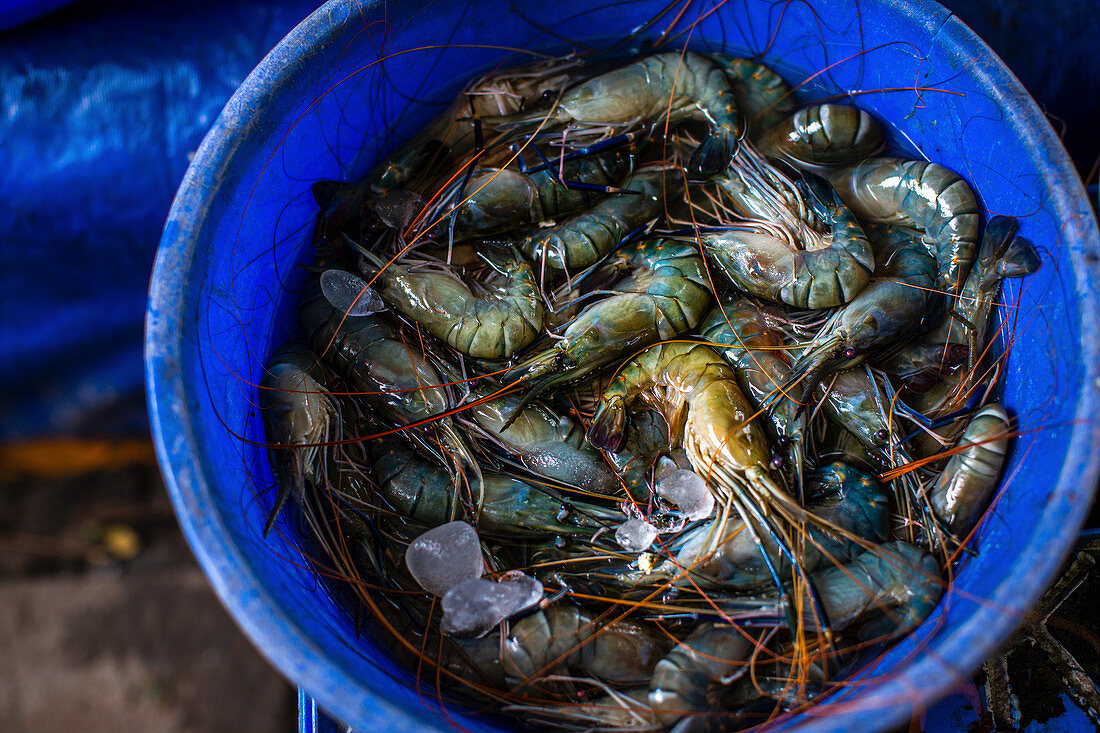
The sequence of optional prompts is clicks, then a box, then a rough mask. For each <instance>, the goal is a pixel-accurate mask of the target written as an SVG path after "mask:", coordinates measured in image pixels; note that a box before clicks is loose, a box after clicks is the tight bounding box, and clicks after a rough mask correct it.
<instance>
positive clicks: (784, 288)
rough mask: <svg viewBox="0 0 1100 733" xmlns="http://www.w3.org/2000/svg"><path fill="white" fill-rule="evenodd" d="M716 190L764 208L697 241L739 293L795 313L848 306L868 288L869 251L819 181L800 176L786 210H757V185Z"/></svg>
mask: <svg viewBox="0 0 1100 733" xmlns="http://www.w3.org/2000/svg"><path fill="white" fill-rule="evenodd" d="M748 147H749V146H745V148H746V151H747V150H748ZM740 170H744V168H742V169H740ZM774 175H775V176H778V174H777V173H776V174H774ZM719 185H720V186H722V187H723V189H724V190H726V192H727V193H730V194H731V195H736V196H738V197H739V198H741V199H742V200H744V201H746V202H756V203H759V204H760V205H761V207H762V208H766V209H768V210H767V211H760V212H757V215H756V216H754V218H751V219H749V220H748V221H747V222H745V223H742V224H734V225H732V226H729V227H724V229H726V231H721V232H711V233H706V234H702V235H700V242H701V243H702V246H703V250H704V252H705V253H706V254H707V255H708V256H709V257H711V258H712V260H713V261H714V262H715V264H716V265H717V267H718V269H719V270H721V271H722V273H723V274H725V275H726V277H728V278H729V279H730V281H732V282H733V284H734V285H736V286H737V287H738V288H740V289H741V290H743V291H745V292H747V293H750V294H752V295H756V296H758V297H761V298H765V299H767V300H771V301H775V302H779V303H786V304H787V305H793V306H796V307H798V308H832V307H834V306H838V305H841V304H843V303H847V302H849V301H850V300H852V299H853V298H854V297H855V296H856V295H858V294H859V293H860V292H861V291H862V290H863V288H864V287H866V285H867V283H868V282H870V280H871V273H872V272H873V271H874V268H875V260H874V255H873V253H872V250H871V245H870V243H869V242H868V241H867V237H866V235H865V234H864V233H863V228H862V227H861V226H860V225H859V222H858V221H857V220H856V218H855V216H854V215H853V214H852V212H851V211H849V210H848V208H847V207H846V206H845V205H844V203H843V202H841V200H840V198H839V197H838V196H837V193H836V192H835V191H834V190H833V189H832V187H831V186H830V185H829V184H828V183H827V182H826V181H825V180H824V179H821V178H819V177H817V176H814V175H812V174H805V175H804V176H803V178H802V179H801V180H800V181H799V182H798V184H797V185H796V186H794V187H793V188H791V190H792V191H793V192H794V194H792V195H793V196H794V199H791V201H792V203H791V205H792V206H795V204H796V203H797V204H798V205H797V206H795V208H794V209H793V210H788V209H787V208H786V207H785V206H782V205H779V204H775V205H768V206H766V207H765V206H764V202H765V201H766V200H767V198H768V197H766V196H764V195H763V193H764V188H763V186H762V184H760V183H759V182H752V181H749V182H746V181H745V180H744V179H743V177H738V178H733V177H727V178H725V179H723V180H720V181H719ZM777 185H778V184H777ZM731 192H732V193H731ZM783 201H787V199H783ZM803 207H805V211H802V208H803ZM807 212H808V213H807ZM812 221H818V222H820V223H821V225H822V226H823V227H824V228H825V229H826V230H827V231H828V233H827V234H826V235H824V236H822V235H820V234H817V233H816V232H814V230H813V229H812V228H811V227H810V226H809V225H808V223H807V222H812Z"/></svg>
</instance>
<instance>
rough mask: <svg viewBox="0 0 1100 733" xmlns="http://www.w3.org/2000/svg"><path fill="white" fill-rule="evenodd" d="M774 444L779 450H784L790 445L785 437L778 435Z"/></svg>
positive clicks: (788, 439)
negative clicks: (776, 444) (777, 445)
mask: <svg viewBox="0 0 1100 733" xmlns="http://www.w3.org/2000/svg"><path fill="white" fill-rule="evenodd" d="M775 442H776V443H778V444H779V447H780V448H786V447H787V446H788V445H790V444H791V439H790V438H788V437H787V436H786V435H780V436H779V439H778V440H776V441H775Z"/></svg>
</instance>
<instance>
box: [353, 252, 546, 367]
mask: <svg viewBox="0 0 1100 733" xmlns="http://www.w3.org/2000/svg"><path fill="white" fill-rule="evenodd" d="M363 254H364V258H365V259H366V261H367V263H369V264H368V265H367V267H365V268H362V269H366V270H369V272H368V274H375V273H380V274H379V275H378V277H376V278H374V279H373V283H374V288H375V290H376V291H377V292H378V294H379V295H380V296H381V297H382V299H383V300H384V301H386V303H388V304H389V305H391V306H392V307H394V308H395V309H396V310H398V311H400V312H401V313H402V314H403V315H404V316H405V317H406V318H408V319H409V320H411V321H414V322H416V323H418V324H420V325H421V326H424V328H426V329H427V330H428V332H429V333H431V334H432V335H433V336H435V337H436V338H439V339H440V340H442V341H444V342H445V343H446V344H447V345H448V346H450V347H452V348H454V349H455V350H457V351H460V352H461V353H463V354H466V355H468V356H473V357H476V358H481V359H507V358H508V357H510V356H512V354H514V353H516V352H517V351H519V350H520V349H522V348H524V347H525V346H527V345H528V344H529V343H531V342H532V341H533V340H534V339H535V338H536V337H537V336H538V335H539V333H540V332H541V331H542V327H543V318H544V315H545V310H544V308H543V302H542V297H541V293H540V292H539V287H538V282H537V281H536V279H535V273H534V271H533V270H532V269H531V265H530V264H528V263H527V262H524V261H523V260H521V259H519V258H517V257H515V256H507V255H501V254H498V253H495V252H491V251H481V252H479V253H478V254H479V255H480V257H481V258H482V259H483V260H484V261H485V262H487V263H488V264H489V266H490V267H491V268H492V271H493V272H494V273H495V276H491V277H490V278H489V279H487V280H482V281H480V282H479V283H478V284H477V285H478V286H479V289H480V290H481V291H482V292H483V293H484V295H482V296H480V297H479V296H477V295H475V294H474V291H473V289H472V288H471V287H470V286H469V285H467V284H466V283H465V282H463V281H462V280H459V279H458V278H457V277H455V276H453V274H452V272H451V270H450V269H449V268H446V266H443V267H444V268H445V269H444V270H435V271H433V270H427V269H425V268H424V267H417V266H416V265H406V264H400V263H389V264H388V265H387V264H386V263H384V262H383V261H382V260H380V259H379V258H377V257H376V256H375V255H373V254H371V253H368V252H364V253H363Z"/></svg>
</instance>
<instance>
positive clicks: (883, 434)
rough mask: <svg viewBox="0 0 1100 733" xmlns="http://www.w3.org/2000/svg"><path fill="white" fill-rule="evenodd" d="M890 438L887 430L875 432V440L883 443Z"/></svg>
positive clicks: (880, 429) (882, 429)
mask: <svg viewBox="0 0 1100 733" xmlns="http://www.w3.org/2000/svg"><path fill="white" fill-rule="evenodd" d="M889 437H890V433H889V432H887V430H886V428H879V429H878V430H876V431H875V440H879V441H882V440H886V439H887V438H889Z"/></svg>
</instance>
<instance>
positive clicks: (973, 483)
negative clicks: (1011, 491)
mask: <svg viewBox="0 0 1100 733" xmlns="http://www.w3.org/2000/svg"><path fill="white" fill-rule="evenodd" d="M1011 427H1012V421H1011V420H1010V419H1009V417H1008V413H1006V412H1005V410H1004V408H1003V407H1001V406H1000V405H998V404H997V403H995V402H994V403H990V404H988V405H986V406H985V407H983V408H982V409H981V410H979V411H978V412H977V413H975V414H974V416H973V417H972V418H970V422H969V423H967V426H966V430H964V431H963V434H962V438H960V439H959V446H961V448H962V450H960V451H959V452H957V453H954V454H952V456H951V459H950V460H948V462H947V465H946V466H944V469H943V473H941V474H940V477H939V478H938V479H937V480H936V483H935V484H933V485H932V488H931V490H930V491H929V492H928V500H929V503H930V504H931V505H932V510H933V511H934V512H935V513H936V516H938V517H939V518H940V519H941V520H942V521H943V523H944V524H945V526H946V527H947V528H948V529H949V530H950V531H951V532H952V534H954V536H955V537H957V538H958V537H963V536H965V535H966V534H967V533H968V532H969V531H970V530H971V529H973V527H974V525H975V524H977V522H978V519H979V518H980V517H981V515H982V512H983V511H984V510H985V507H986V504H988V503H989V497H990V495H991V494H992V493H993V489H994V487H996V485H997V478H998V477H999V476H1000V474H1001V467H1002V466H1003V465H1004V461H1005V451H1006V450H1007V449H1008V435H1009V431H1010V429H1011Z"/></svg>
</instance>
